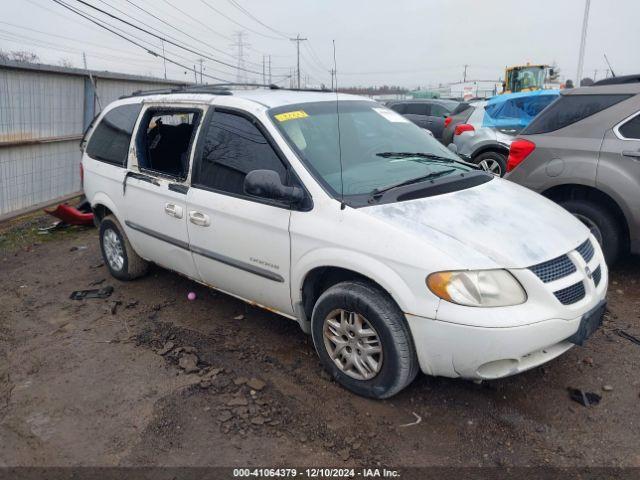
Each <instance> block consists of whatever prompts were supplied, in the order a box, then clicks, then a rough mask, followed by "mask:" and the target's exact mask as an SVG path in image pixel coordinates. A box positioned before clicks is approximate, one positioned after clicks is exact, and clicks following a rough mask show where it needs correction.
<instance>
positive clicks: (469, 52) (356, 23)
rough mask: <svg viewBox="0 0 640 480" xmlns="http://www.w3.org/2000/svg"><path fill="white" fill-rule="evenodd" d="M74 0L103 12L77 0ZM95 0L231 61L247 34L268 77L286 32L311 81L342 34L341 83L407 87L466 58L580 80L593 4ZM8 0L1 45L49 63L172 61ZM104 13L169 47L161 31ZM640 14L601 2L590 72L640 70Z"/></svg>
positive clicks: (155, 66)
mask: <svg viewBox="0 0 640 480" xmlns="http://www.w3.org/2000/svg"><path fill="white" fill-rule="evenodd" d="M64 1H66V2H67V3H69V4H71V5H74V6H76V7H80V8H82V9H83V10H84V11H87V12H91V14H93V15H98V16H100V15H101V14H100V13H98V12H96V11H92V10H91V9H90V8H88V7H86V6H83V5H82V4H81V3H78V1H77V0H64ZM84 1H85V2H88V3H91V4H93V5H95V6H97V7H99V8H103V9H105V10H109V11H111V12H112V13H114V14H115V15H118V16H120V17H122V18H125V19H127V20H129V21H131V22H132V23H136V24H138V25H140V26H142V27H143V28H147V29H149V27H147V26H144V25H142V24H141V23H140V22H144V23H146V24H147V25H149V26H150V27H154V28H155V29H157V30H153V31H154V32H155V33H157V34H159V35H163V36H167V37H171V38H172V39H173V40H174V41H176V43H179V44H188V45H189V46H191V47H192V48H193V50H196V51H198V52H202V53H203V54H205V55H207V56H209V57H213V58H215V59H217V60H220V61H223V62H225V63H229V64H232V65H236V64H237V56H238V47H237V46H233V44H234V43H237V42H236V40H234V35H235V34H236V32H238V31H244V38H245V40H244V41H245V42H246V43H248V44H249V46H248V47H245V49H244V50H245V67H246V68H247V69H248V70H252V71H253V72H252V73H246V77H247V79H248V80H257V81H261V76H262V74H261V72H262V61H263V55H271V62H272V67H273V70H272V72H273V75H274V78H273V80H274V81H281V82H285V83H286V82H287V80H286V76H287V75H290V74H291V71H292V68H293V67H294V66H295V60H296V55H295V43H294V42H292V41H290V40H288V39H287V38H285V37H288V36H295V35H296V34H298V33H299V34H300V35H301V37H304V38H308V41H307V42H302V44H301V52H302V60H301V61H302V67H301V71H302V75H303V77H304V76H308V77H309V83H310V84H316V85H317V84H319V83H321V82H324V83H327V84H329V83H330V78H331V77H330V74H329V72H328V69H330V68H331V67H332V62H333V53H332V40H335V42H336V50H337V67H338V81H339V83H340V85H342V86H348V85H349V86H351V85H384V84H388V85H389V84H394V85H402V86H406V87H415V86H418V85H422V86H428V85H435V84H437V83H446V82H453V81H460V80H461V79H462V75H463V70H464V65H465V64H468V65H469V66H468V70H467V77H468V78H470V79H481V80H494V79H497V78H498V77H501V76H502V75H503V71H504V67H505V65H511V64H520V63H526V62H532V63H547V64H549V63H552V62H556V63H557V65H558V66H559V67H560V69H561V71H562V76H563V77H564V78H571V79H574V78H575V75H576V70H577V63H578V50H579V41H580V30H581V26H582V18H583V13H584V4H585V0H535V1H534V0H528V1H517V0H482V1H480V0H394V1H391V0H368V1H365V0H342V1H339V0H323V1H320V0H317V1H311V0H296V1H294V0H268V1H267V0H179V1H174V0H84ZM207 4H208V5H207ZM136 5H137V6H138V7H141V8H144V9H145V10H147V11H148V12H150V13H151V14H153V15H155V16H156V17H158V18H159V19H162V20H164V21H166V22H167V23H168V24H170V25H171V26H169V25H166V24H164V23H162V22H161V21H160V20H158V19H156V18H154V17H153V16H151V15H150V14H148V13H145V12H143V11H141V10H140V9H138V8H136ZM0 7H1V9H0V11H2V15H1V16H0V50H4V51H11V50H18V49H19V50H29V51H32V52H34V53H36V54H37V55H39V57H40V59H41V61H43V62H44V63H54V64H59V63H60V61H61V59H67V60H69V61H71V62H72V63H73V65H74V66H77V67H81V66H82V54H81V52H82V51H84V52H86V55H87V62H88V67H89V68H91V69H96V70H113V71H121V72H127V73H137V74H145V75H154V76H162V75H164V73H163V72H164V71H163V62H162V60H160V59H157V58H154V57H152V56H151V55H149V54H147V53H145V52H144V50H143V49H141V48H139V47H136V46H134V45H132V44H130V43H127V42H126V41H124V40H122V39H119V38H118V37H116V36H115V35H113V34H112V33H109V32H106V31H104V30H102V29H100V28H99V27H97V26H95V25H93V24H91V23H90V22H89V21H87V20H85V19H83V18H81V17H79V16H77V15H75V14H74V13H72V12H70V11H68V10H65V9H64V8H63V7H62V6H60V5H58V4H56V3H54V1H53V0H0ZM111 7H112V8H111ZM176 7H177V8H179V9H180V10H182V11H183V12H180V11H178V10H177V9H176ZM115 9H119V10H120V11H121V12H118V11H117V10H115ZM241 9H244V10H245V11H244V12H243V11H242V10H241ZM215 10H217V11H215ZM122 12H125V13H126V14H129V15H130V16H131V17H133V18H134V19H135V20H133V19H132V18H131V17H127V16H125V15H124V14H123V13H122ZM247 12H248V13H247ZM225 17H227V18H225ZM252 17H254V18H252ZM101 18H105V19H107V20H108V21H109V22H110V23H112V24H113V25H118V26H119V27H120V28H123V29H126V31H127V32H131V33H133V34H134V35H136V36H137V37H138V38H139V39H138V40H136V41H139V42H140V43H143V42H144V44H145V45H147V47H148V48H149V49H153V50H156V51H158V52H162V45H161V42H160V40H158V39H157V38H153V37H150V36H148V35H146V34H144V33H143V32H140V31H135V30H133V29H131V28H130V27H127V26H125V25H123V24H120V23H118V22H117V20H114V19H109V18H108V17H104V16H101ZM256 19H257V20H256ZM639 19H640V0H592V1H591V14H590V17H589V30H588V37H587V47H586V57H585V69H584V71H585V76H590V77H593V75H594V72H595V70H597V77H598V78H602V77H604V75H605V70H606V68H607V66H606V63H605V61H604V57H603V55H604V54H605V53H606V54H607V56H608V57H609V60H610V61H611V64H612V66H613V69H614V70H615V72H616V74H618V75H619V74H626V73H640V48H639V46H640V28H639V26H638V20H639ZM259 22H262V24H261V23H259ZM263 24H264V25H263ZM172 27H175V28H172ZM185 34H186V35H185ZM165 49H166V55H167V57H171V58H173V59H175V60H176V61H178V62H180V63H184V64H186V65H188V66H189V67H192V66H193V65H194V64H196V63H197V59H198V58H199V55H197V54H193V53H190V52H186V51H184V50H181V49H180V48H177V47H175V46H173V45H169V44H165ZM204 72H205V74H208V75H211V76H215V77H218V78H221V79H225V80H232V81H235V80H236V79H237V73H236V71H235V70H234V69H232V68H229V67H227V66H225V65H222V64H220V63H216V62H215V61H214V60H212V59H206V58H205V60H204ZM167 73H168V77H169V78H174V79H189V80H193V72H192V71H189V72H187V73H186V74H185V68H181V67H177V66H175V65H171V64H167ZM206 80H207V79H206V78H205V81H206ZM208 81H209V82H210V83H211V82H215V80H213V79H208Z"/></svg>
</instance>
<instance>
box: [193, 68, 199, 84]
mask: <svg viewBox="0 0 640 480" xmlns="http://www.w3.org/2000/svg"><path fill="white" fill-rule="evenodd" d="M197 72H198V70H196V66H195V65H194V66H193V82H194V83H196V84H197V83H198V73H197Z"/></svg>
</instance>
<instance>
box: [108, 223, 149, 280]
mask: <svg viewBox="0 0 640 480" xmlns="http://www.w3.org/2000/svg"><path fill="white" fill-rule="evenodd" d="M112 248H116V249H118V248H119V249H118V257H119V260H121V261H117V260H114V257H113V255H112V256H111V257H110V256H109V255H108V254H107V253H108V252H109V251H110V249H112ZM100 250H101V251H102V258H103V259H104V263H105V265H106V266H107V268H108V269H109V272H110V273H111V275H112V276H113V277H115V278H117V279H118V280H125V281H128V280H134V279H136V278H138V277H142V276H143V275H145V274H146V273H147V270H148V269H149V262H147V261H146V260H144V259H143V258H141V257H140V256H139V255H138V254H137V253H136V252H135V250H134V249H133V247H131V243H129V239H128V238H127V236H126V235H125V233H124V230H122V227H121V226H120V223H119V222H118V220H116V217H115V216H113V215H107V216H106V217H105V218H103V219H102V221H101V222H100ZM111 251H113V250H111Z"/></svg>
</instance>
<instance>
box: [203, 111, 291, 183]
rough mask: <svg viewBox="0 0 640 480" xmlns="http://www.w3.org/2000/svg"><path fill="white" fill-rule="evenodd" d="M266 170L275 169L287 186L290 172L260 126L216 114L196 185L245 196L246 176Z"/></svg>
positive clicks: (205, 140)
mask: <svg viewBox="0 0 640 480" xmlns="http://www.w3.org/2000/svg"><path fill="white" fill-rule="evenodd" d="M263 169H264V170H275V171H276V172H277V173H278V174H279V175H280V179H281V180H282V183H286V181H287V172H286V169H285V167H284V165H283V164H282V162H281V161H280V159H279V158H278V156H277V155H276V153H275V152H274V150H273V148H271V145H269V143H268V142H267V139H266V138H265V137H264V135H262V132H260V130H259V129H258V127H256V126H255V125H254V124H253V123H252V122H251V121H249V120H247V119H246V118H244V117H240V116H238V115H234V114H231V113H224V112H215V113H214V114H213V116H212V117H211V121H210V122H209V125H208V126H207V129H206V132H205V137H204V145H203V148H202V160H201V162H200V171H199V175H198V178H197V182H196V183H198V184H199V185H202V186H205V187H209V188H213V189H215V190H221V191H223V192H229V193H233V194H236V195H244V194H245V193H244V177H245V176H246V175H247V173H249V172H251V171H252V170H263Z"/></svg>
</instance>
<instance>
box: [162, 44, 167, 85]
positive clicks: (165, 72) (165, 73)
mask: <svg viewBox="0 0 640 480" xmlns="http://www.w3.org/2000/svg"><path fill="white" fill-rule="evenodd" d="M162 61H163V62H164V79H165V80H166V79H167V59H166V55H165V54H164V40H162Z"/></svg>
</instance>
